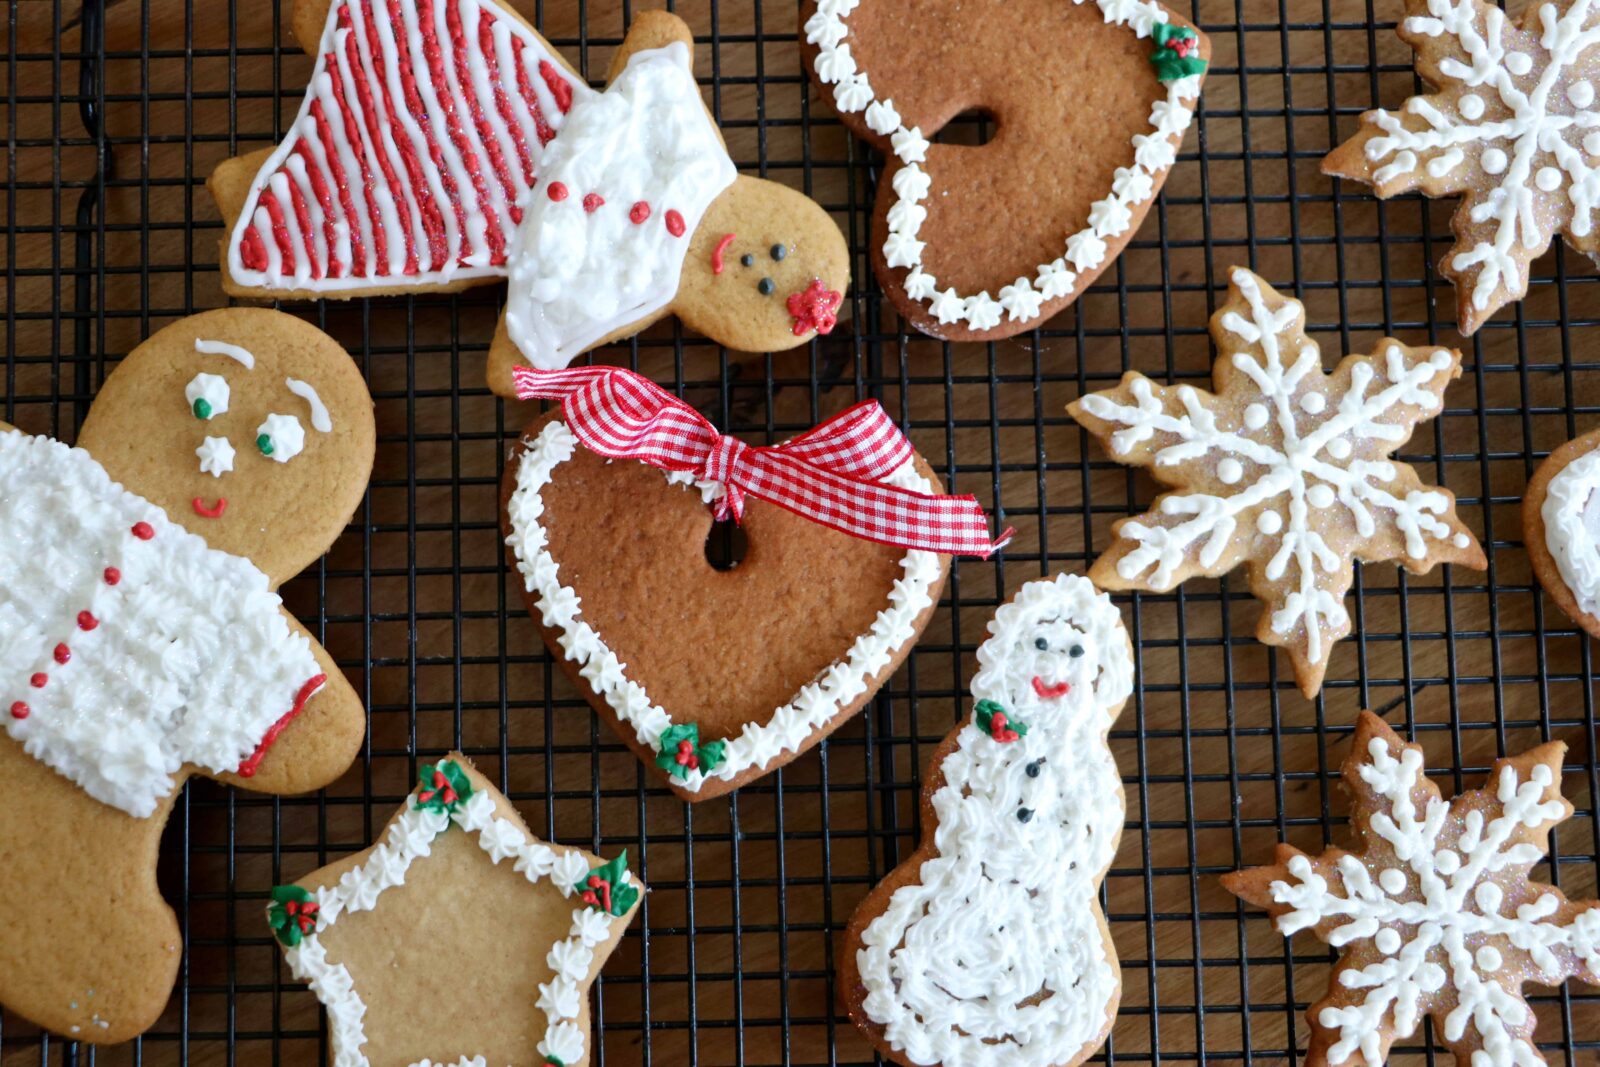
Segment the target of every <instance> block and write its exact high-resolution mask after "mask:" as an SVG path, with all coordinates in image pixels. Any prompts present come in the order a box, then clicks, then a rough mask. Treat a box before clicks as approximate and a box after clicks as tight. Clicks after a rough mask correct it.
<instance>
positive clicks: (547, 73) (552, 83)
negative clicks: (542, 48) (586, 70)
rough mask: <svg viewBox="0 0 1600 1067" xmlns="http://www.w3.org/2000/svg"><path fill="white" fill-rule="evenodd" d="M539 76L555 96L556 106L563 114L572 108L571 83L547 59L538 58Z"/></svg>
mask: <svg viewBox="0 0 1600 1067" xmlns="http://www.w3.org/2000/svg"><path fill="white" fill-rule="evenodd" d="M539 77H541V78H543V79H544V83H545V85H547V86H548V87H549V89H550V95H551V96H553V97H555V98H556V107H558V108H560V109H561V113H562V114H563V115H565V114H566V113H567V112H569V111H571V110H572V83H570V82H569V81H567V79H566V77H565V76H564V75H563V74H562V73H561V72H560V71H559V70H557V69H556V65H555V64H554V63H552V62H550V61H549V60H548V59H541V60H539Z"/></svg>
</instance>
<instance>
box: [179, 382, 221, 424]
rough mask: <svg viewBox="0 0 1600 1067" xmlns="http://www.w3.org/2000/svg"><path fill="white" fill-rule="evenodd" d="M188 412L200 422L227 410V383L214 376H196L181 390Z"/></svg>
mask: <svg viewBox="0 0 1600 1067" xmlns="http://www.w3.org/2000/svg"><path fill="white" fill-rule="evenodd" d="M183 395H184V399H186V400H188V401H189V410H190V411H192V412H194V417H195V418H197V419H199V420H201V421H202V422H204V421H206V420H208V419H214V418H216V417H217V416H218V415H221V414H223V413H224V412H226V411H227V410H228V396H229V393H228V383H227V380H226V379H223V378H219V377H218V376H217V375H215V374H205V373H200V374H196V375H195V376H194V377H193V378H191V379H190V380H189V384H188V385H186V386H184V388H183Z"/></svg>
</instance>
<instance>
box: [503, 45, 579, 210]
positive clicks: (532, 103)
mask: <svg viewBox="0 0 1600 1067" xmlns="http://www.w3.org/2000/svg"><path fill="white" fill-rule="evenodd" d="M526 48H527V45H525V44H523V43H522V38H520V37H513V38H511V54H512V55H513V56H515V57H516V59H517V92H519V93H521V94H522V99H524V100H526V101H527V102H528V111H529V113H531V114H532V115H533V128H534V130H536V131H537V132H538V134H539V143H540V144H541V145H547V144H549V143H550V142H551V141H553V140H554V139H555V136H556V131H555V130H554V129H553V128H552V127H551V125H550V123H549V120H547V119H546V118H545V117H544V107H543V105H541V104H540V103H539V94H538V93H537V92H536V91H535V90H534V88H533V82H531V81H530V80H529V79H528V64H527V62H526V61H525V60H524V59H523V58H522V53H523V50H524V49H526ZM568 95H569V96H570V95H571V88H570V87H569V88H568ZM530 181H531V179H530Z"/></svg>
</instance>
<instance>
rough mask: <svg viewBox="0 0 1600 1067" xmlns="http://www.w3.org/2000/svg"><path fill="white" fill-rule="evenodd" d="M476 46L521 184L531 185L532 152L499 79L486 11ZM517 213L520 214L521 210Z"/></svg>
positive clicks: (480, 22) (492, 25)
mask: <svg viewBox="0 0 1600 1067" xmlns="http://www.w3.org/2000/svg"><path fill="white" fill-rule="evenodd" d="M478 47H480V48H482V49H483V63H484V67H485V68H486V69H487V70H488V72H489V85H490V86H491V87H492V88H493V91H494V107H495V110H496V111H498V112H500V121H501V122H503V123H505V127H506V132H507V133H509V134H510V135H511V143H512V144H514V145H516V146H517V162H519V163H521V164H522V181H523V184H525V185H532V184H533V153H532V152H530V151H528V141H527V138H526V137H524V136H523V135H522V123H521V122H520V121H519V120H518V119H517V116H516V113H515V112H513V111H512V110H511V98H510V97H508V96H507V95H506V87H505V85H504V83H503V82H502V81H501V80H500V55H499V53H498V52H496V51H495V47H494V20H493V19H491V18H489V17H488V13H487V12H485V13H484V15H483V16H482V17H480V18H479V19H478ZM517 214H518V215H521V211H520V210H519V211H518V212H517ZM518 221H519V222H520V221H521V219H520V218H519V219H518Z"/></svg>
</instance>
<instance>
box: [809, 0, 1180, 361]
mask: <svg viewBox="0 0 1600 1067" xmlns="http://www.w3.org/2000/svg"><path fill="white" fill-rule="evenodd" d="M1072 2H1073V3H1074V4H1082V3H1083V0H1072ZM860 3H861V0H817V10H816V13H815V14H813V15H812V16H811V17H810V18H809V19H807V20H806V24H805V27H804V29H805V34H806V41H807V42H809V43H810V44H812V45H815V46H816V47H817V59H816V63H815V64H814V66H815V69H816V74H817V79H818V80H819V81H821V82H823V83H824V84H828V85H833V86H834V90H833V100H834V106H836V107H837V108H838V109H839V110H840V111H846V112H850V111H862V110H865V112H866V115H865V116H864V117H865V120H866V124H867V126H868V128H870V129H871V130H872V131H873V132H875V133H877V134H880V135H882V136H886V137H888V138H889V142H890V144H891V146H892V147H893V149H894V154H895V155H896V156H897V157H899V159H900V161H901V163H903V164H905V165H904V166H903V167H901V168H900V169H899V170H897V171H895V174H894V178H893V180H892V182H891V185H892V187H893V190H894V192H893V196H894V201H893V202H892V203H891V204H890V205H889V236H888V237H887V238H886V239H885V240H884V243H883V254H884V259H885V261H886V262H887V263H888V265H889V266H890V267H891V268H892V267H906V268H908V269H909V273H908V274H907V275H906V278H905V281H904V283H903V288H904V289H905V293H906V295H907V296H909V297H910V298H911V299H913V300H917V301H923V302H927V303H928V311H929V312H930V313H931V314H932V315H933V316H934V317H935V318H936V319H938V320H939V322H940V323H943V324H945V325H949V324H951V323H964V324H965V325H966V326H967V327H968V328H969V329H972V330H990V329H993V328H994V327H996V326H998V325H1000V313H1001V312H1002V311H1003V312H1005V313H1006V315H1007V316H1008V317H1009V319H1010V321H1012V322H1028V321H1030V320H1032V319H1036V318H1038V317H1039V313H1040V308H1041V307H1042V306H1043V304H1044V303H1045V302H1046V301H1048V300H1056V299H1058V298H1061V297H1065V296H1072V295H1074V289H1075V287H1076V286H1077V282H1078V274H1079V273H1083V272H1088V271H1093V270H1097V269H1098V268H1100V267H1101V266H1102V265H1103V264H1105V263H1106V262H1107V260H1108V256H1107V248H1106V242H1105V239H1106V238H1108V237H1118V236H1121V235H1122V234H1124V233H1126V232H1127V231H1128V230H1129V229H1130V228H1131V226H1132V224H1133V220H1132V208H1133V207H1134V206H1135V205H1138V204H1141V203H1143V202H1144V201H1146V200H1148V199H1150V198H1151V196H1153V195H1154V192H1155V178H1156V176H1158V175H1160V174H1161V173H1163V172H1165V171H1166V170H1168V169H1170V168H1171V167H1172V164H1173V163H1174V161H1175V160H1176V159H1177V145H1176V143H1174V141H1173V140H1172V138H1174V137H1176V138H1177V139H1178V140H1180V141H1181V140H1182V138H1183V134H1184V131H1186V130H1187V129H1188V128H1189V123H1190V121H1191V120H1192V119H1193V117H1194V112H1193V111H1192V110H1191V109H1190V108H1189V107H1188V106H1186V104H1185V101H1193V100H1195V99H1196V98H1198V97H1199V95H1200V82H1201V78H1202V76H1201V75H1190V76H1189V77H1186V78H1179V79H1177V80H1176V81H1173V82H1172V83H1171V84H1169V85H1168V86H1167V98H1166V99H1165V100H1157V101H1156V102H1155V105H1154V106H1153V107H1152V108H1151V111H1150V126H1151V132H1149V133H1140V134H1135V135H1134V137H1133V142H1132V144H1133V166H1131V167H1118V168H1117V170H1116V174H1115V175H1114V177H1113V180H1112V183H1111V194H1110V195H1109V196H1107V197H1106V198H1104V199H1103V200H1097V201H1095V203H1094V206H1093V207H1092V208H1090V210H1089V225H1088V226H1086V227H1085V228H1083V229H1081V230H1079V231H1078V232H1077V233H1074V234H1072V235H1071V236H1069V237H1068V238H1067V243H1066V251H1065V255H1064V256H1062V257H1060V258H1058V259H1056V260H1054V261H1052V262H1050V263H1043V264H1040V266H1039V269H1038V273H1037V274H1036V275H1035V276H1034V277H1033V278H1031V279H1030V278H1028V277H1026V276H1024V277H1020V278H1018V279H1017V280H1016V281H1014V282H1012V283H1011V284H1010V285H1007V286H1003V287H1002V288H1001V289H1000V293H999V299H998V300H996V299H995V298H993V297H991V296H990V295H989V291H988V290H987V289H985V290H984V291H983V292H981V293H978V294H977V295H976V296H965V297H964V296H962V295H960V294H959V293H957V292H956V290H955V287H954V286H951V287H949V288H947V289H945V290H944V291H943V292H940V291H939V288H938V279H937V278H936V277H935V276H934V275H932V274H929V273H927V272H926V271H924V270H923V269H922V250H923V247H924V245H925V243H926V242H923V241H919V240H917V232H918V231H919V230H920V229H921V228H922V223H923V221H924V220H925V219H926V218H927V217H928V210H927V208H925V207H922V206H921V202H922V201H924V200H927V199H928V198H929V195H930V188H931V186H932V182H933V179H932V178H931V177H930V176H929V175H928V173H927V172H926V171H924V170H923V169H922V168H921V167H920V166H919V165H918V164H920V163H922V162H923V161H924V159H925V158H926V156H927V152H928V147H929V142H928V140H927V138H925V137H924V136H923V135H922V130H921V129H920V128H918V127H915V126H913V127H912V128H911V129H909V130H908V129H906V127H905V126H904V125H903V124H902V123H901V121H900V113H899V112H898V111H896V110H895V107H894V101H893V100H879V99H878V98H877V97H876V96H875V95H874V94H873V91H872V86H871V83H870V82H869V81H868V79H867V75H866V74H865V73H864V72H861V71H858V70H857V68H856V61H855V59H854V58H853V57H852V56H851V55H850V46H849V44H847V43H844V42H845V38H846V37H847V36H848V35H849V33H850V31H849V28H848V27H847V26H846V25H845V21H844V20H845V18H846V17H847V16H848V15H849V14H850V13H851V12H852V11H854V10H855V9H856V7H857V6H858V5H859V4H860ZM1095 3H1096V4H1098V5H1099V7H1100V11H1101V13H1102V14H1103V15H1104V16H1105V20H1106V22H1107V23H1109V24H1111V25H1114V26H1128V27H1130V28H1131V29H1132V30H1133V32H1134V35H1135V36H1137V37H1141V38H1143V37H1148V36H1149V35H1150V33H1151V30H1152V28H1153V27H1154V26H1155V25H1156V24H1157V23H1164V22H1166V21H1167V20H1168V18H1169V12H1168V11H1167V9H1166V8H1164V7H1162V6H1161V5H1160V4H1158V3H1153V2H1151V0H1095ZM880 195H882V194H881V193H880ZM1069 262H1070V263H1071V267H1070V268H1069V267H1068V263H1069Z"/></svg>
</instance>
